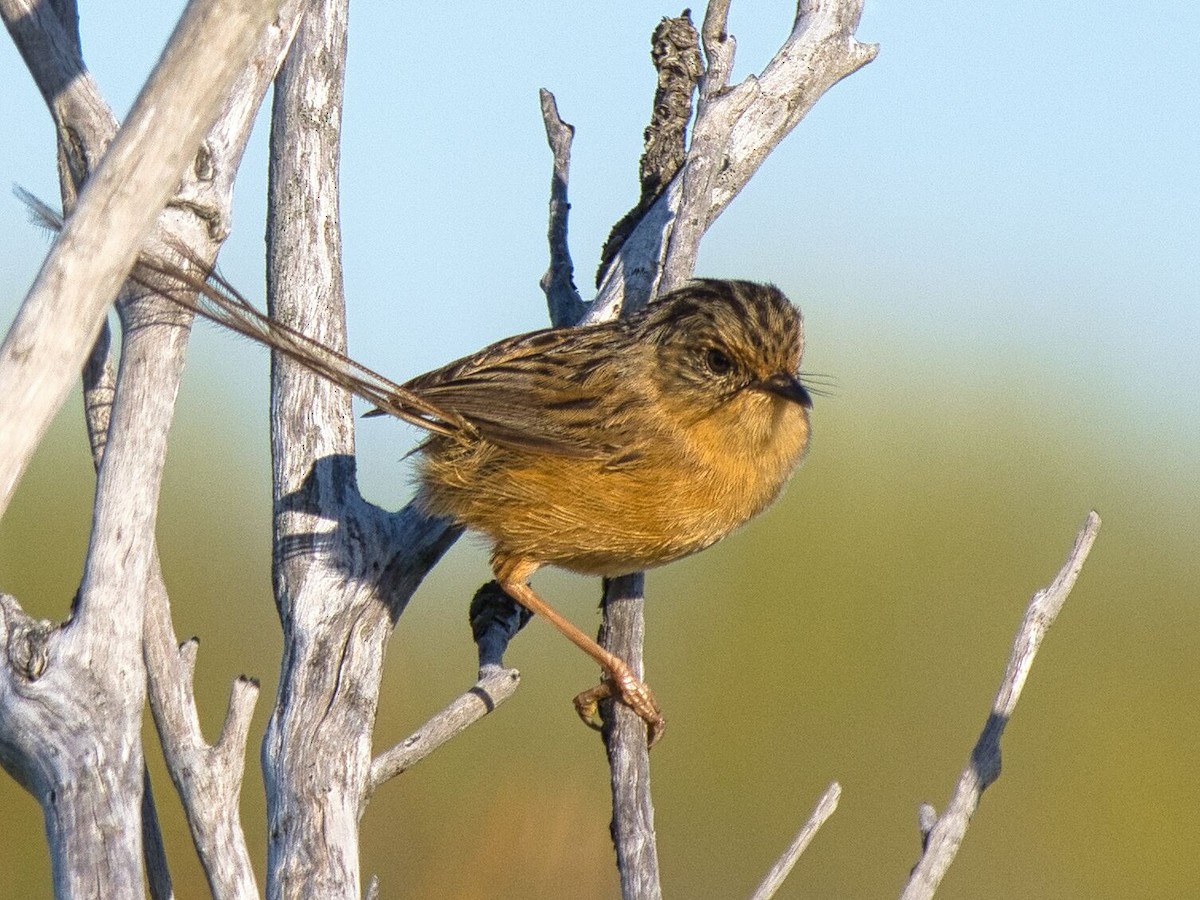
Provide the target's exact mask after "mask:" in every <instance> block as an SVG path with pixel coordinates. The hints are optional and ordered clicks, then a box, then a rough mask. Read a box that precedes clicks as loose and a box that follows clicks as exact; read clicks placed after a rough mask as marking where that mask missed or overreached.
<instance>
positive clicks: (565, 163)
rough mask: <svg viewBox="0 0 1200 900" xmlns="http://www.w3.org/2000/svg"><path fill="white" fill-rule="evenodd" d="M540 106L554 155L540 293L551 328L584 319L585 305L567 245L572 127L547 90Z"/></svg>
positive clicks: (543, 92) (541, 95)
mask: <svg viewBox="0 0 1200 900" xmlns="http://www.w3.org/2000/svg"><path fill="white" fill-rule="evenodd" d="M538 97H539V99H540V101H541V104H542V121H543V123H545V126H546V140H547V142H549V144H550V152H551V153H552V154H553V156H554V173H553V175H552V177H551V179H550V226H549V228H548V230H547V240H548V242H549V244H550V267H549V268H548V269H546V273H545V274H544V275H543V276H542V279H541V287H542V292H543V293H544V294H545V295H546V304H547V306H548V307H549V308H550V322H551V324H553V325H556V326H558V325H574V324H575V323H576V322H578V321H579V320H580V319H581V318H582V317H583V312H584V309H585V307H584V304H583V300H582V298H580V296H579V291H578V290H577V289H576V287H575V264H574V263H572V262H571V248H570V245H569V244H568V242H567V217H568V214H569V212H570V210H571V204H570V203H568V202H567V181H568V180H569V179H570V173H571V139H572V138H574V136H575V128H574V126H572V125H568V124H567V123H566V122H564V121H563V120H562V118H561V117H560V116H559V115H558V105H557V104H556V103H555V102H554V95H553V94H551V93H550V92H549V91H547V90H541V91H539V92H538Z"/></svg>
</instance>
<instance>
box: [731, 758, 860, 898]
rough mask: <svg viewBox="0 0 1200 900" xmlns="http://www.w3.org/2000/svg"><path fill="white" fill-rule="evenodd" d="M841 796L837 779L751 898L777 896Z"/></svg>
mask: <svg viewBox="0 0 1200 900" xmlns="http://www.w3.org/2000/svg"><path fill="white" fill-rule="evenodd" d="M841 796H842V786H841V785H840V784H838V783H837V782H836V781H835V782H834V783H833V784H831V785H830V786H829V787H827V788H826V789H825V793H824V794H822V795H821V799H820V800H818V801H817V805H816V806H815V807H814V808H813V811H812V815H811V816H809V817H808V821H807V822H805V823H804V825H803V827H801V829H800V831H798V832H797V833H796V837H795V838H793V840H792V843H791V844H790V845H789V846H788V848H787V850H785V851H784V853H783V856H781V857H779V860H778V861H777V862H776V863H775V865H774V866H772V867H771V871H770V872H768V873H767V877H766V878H764V879H763V880H762V884H760V885H759V886H758V890H756V891H755V892H754V895H753V896H752V897H751V898H750V900H771V898H772V897H774V896H775V892H776V891H778V890H779V888H780V887H781V886H782V885H783V882H784V880H785V879H786V878H787V877H788V875H789V874H790V873H791V871H792V867H793V866H794V865H796V861H797V860H798V859H799V858H800V854H801V853H803V852H804V851H805V850H806V849H808V845H809V844H810V843H812V839H813V838H814V837H816V834H817V831H818V829H820V827H821V826H822V825H824V824H825V820H826V819H828V818H829V817H830V816H832V815H833V813H834V810H836V809H837V805H838V798H840V797H841Z"/></svg>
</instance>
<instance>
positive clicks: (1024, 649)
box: [900, 510, 1100, 900]
mask: <svg viewBox="0 0 1200 900" xmlns="http://www.w3.org/2000/svg"><path fill="white" fill-rule="evenodd" d="M1099 531H1100V516H1099V515H1097V513H1096V512H1095V510H1093V511H1092V512H1090V513H1088V517H1087V521H1085V522H1084V524H1083V528H1082V529H1081V530H1080V532H1079V535H1078V536H1077V537H1076V538H1075V546H1074V547H1073V548H1072V549H1071V553H1070V555H1069V556H1068V557H1067V561H1066V562H1065V563H1063V567H1062V568H1061V569H1060V570H1059V572H1058V575H1057V576H1056V577H1055V579H1054V581H1053V582H1051V584H1050V585H1049V586H1048V587H1045V588H1042V589H1041V590H1039V591H1038V592H1037V593H1035V594H1034V595H1033V599H1032V600H1031V601H1030V603H1029V608H1028V609H1027V610H1026V611H1025V618H1024V619H1023V620H1022V621H1021V627H1020V629H1018V631H1017V637H1016V640H1015V641H1014V642H1013V649H1012V654H1011V655H1010V656H1009V659H1008V666H1007V667H1006V668H1005V670H1004V678H1003V680H1002V681H1001V682H1000V689H999V691H997V693H996V699H995V701H994V702H993V703H992V710H991V713H990V714H989V715H988V719H987V723H986V724H985V725H984V726H983V732H982V733H981V734H980V735H979V740H978V741H977V742H976V744H975V748H974V749H973V750H972V751H971V759H970V761H969V762H968V763H967V765H966V767H965V768H964V769H963V772H962V774H961V775H960V776H959V778H958V784H957V785H956V786H955V788H954V795H953V796H952V797H951V798H950V803H949V804H948V805H947V807H946V811H945V812H944V813H943V814H942V816H941V817H940V818H939V819H938V820H937V822H936V823H935V824H934V825H933V826H932V828H930V827H929V824H930V823H929V817H930V812H931V810H930V809H928V808H927V806H926V807H922V812H921V819H922V822H921V830H922V832H923V835H925V836H926V837H925V839H924V840H923V841H922V843H923V844H924V845H925V847H924V852H923V853H922V855H921V860H920V861H919V862H918V863H917V865H916V866H915V867H914V868H913V871H912V875H911V876H910V877H909V880H908V884H907V885H905V888H904V893H902V894H901V895H900V896H901V900H927V898H929V897H932V896H933V893H934V891H936V890H937V887H938V884H939V883H941V880H942V877H943V876H944V875H945V874H946V870H947V869H948V868H949V867H950V863H952V862H953V861H954V857H955V855H956V854H957V853H958V848H959V846H960V845H961V844H962V840H963V836H964V835H965V834H966V831H967V826H968V825H970V822H971V816H972V815H974V813H975V810H976V809H977V808H978V807H979V799H980V796H981V795H982V794H983V791H984V789H985V788H987V786H988V785H990V784H991V783H992V782H993V781H995V780H996V779H997V778H998V777H999V776H1000V737H1001V735H1002V734H1003V733H1004V726H1005V725H1007V724H1008V720H1009V719H1010V718H1011V717H1012V713H1013V710H1014V709H1015V708H1016V705H1017V700H1019V699H1020V697H1021V690H1022V688H1024V686H1025V679H1026V678H1027V677H1028V676H1029V669H1030V666H1032V665H1033V659H1034V657H1035V656H1036V655H1037V651H1038V647H1039V646H1041V643H1042V638H1044V637H1045V636H1046V632H1047V631H1048V630H1049V628H1050V626H1051V625H1053V624H1054V620H1055V618H1056V617H1057V616H1058V613H1059V611H1060V610H1061V609H1062V607H1063V604H1064V603H1066V602H1067V596H1068V595H1069V594H1070V593H1071V588H1072V587H1074V585H1075V579H1076V578H1077V577H1078V575H1079V570H1080V569H1082V568H1083V564H1084V562H1085V561H1086V560H1087V557H1088V553H1089V552H1090V551H1091V549H1092V544H1093V543H1095V540H1096V535H1097V534H1098V533H1099Z"/></svg>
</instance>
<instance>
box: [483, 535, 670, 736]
mask: <svg viewBox="0 0 1200 900" xmlns="http://www.w3.org/2000/svg"><path fill="white" fill-rule="evenodd" d="M537 567H538V564H537V563H536V562H532V561H530V560H528V559H521V558H517V559H513V558H510V557H493V559H492V571H493V572H494V574H495V576H496V580H497V581H498V582H499V583H500V587H501V588H503V589H504V592H505V593H506V594H508V595H509V596H510V597H512V598H513V599H514V600H516V601H517V602H518V603H520V604H521V605H522V606H524V607H525V608H526V609H527V610H529V611H530V612H531V613H533V614H534V615H537V616H542V617H543V618H544V619H546V620H547V621H548V622H549V623H550V624H551V625H553V626H554V627H555V628H557V629H558V630H559V631H560V632H562V634H563V635H564V636H565V637H566V639H567V640H569V641H570V642H571V643H572V644H574V645H575V646H576V647H578V648H579V649H580V650H582V651H583V652H584V653H586V654H587V655H588V656H590V657H591V658H592V659H594V660H595V661H596V663H597V664H598V665H599V666H600V668H601V669H603V670H604V674H605V680H604V681H602V682H601V683H600V684H599V685H598V686H597V687H594V688H591V689H590V690H586V691H584V692H583V693H581V694H580V695H579V696H577V697H576V698H575V711H576V712H578V713H579V717H580V718H581V719H583V721H584V722H585V723H587V724H588V725H589V726H591V727H592V728H599V727H600V726H599V724H598V722H597V720H596V708H597V704H598V703H599V701H600V700H603V699H605V698H607V697H618V698H619V699H620V700H621V702H622V703H624V704H625V705H626V706H628V707H629V708H630V709H632V710H633V711H634V712H636V713H637V714H638V715H639V716H640V717H641V718H642V720H643V721H644V722H645V723H646V729H647V740H648V741H649V743H650V746H654V744H655V743H657V742H658V739H659V738H660V737H662V732H663V728H664V727H665V726H666V720H665V719H664V718H663V715H662V712H661V711H660V710H659V708H658V702H657V701H656V700H655V699H654V693H653V692H652V691H651V690H650V685H648V684H646V683H645V682H644V681H641V680H639V679H638V678H637V676H636V675H634V674H633V670H632V669H630V668H629V666H628V664H627V663H626V662H625V661H624V660H623V659H621V658H620V657H619V656H616V655H614V654H612V653H609V652H608V651H607V650H605V649H604V648H603V647H601V646H600V645H599V644H597V643H596V642H595V641H594V640H592V639H591V638H590V637H588V636H587V635H586V634H584V632H583V631H581V630H580V629H579V628H577V627H576V626H575V625H573V624H572V623H571V622H569V621H568V620H567V619H565V618H564V617H563V616H562V615H560V614H559V612H558V611H557V610H556V609H554V607H552V606H550V604H548V603H547V602H546V601H545V600H543V599H542V598H541V597H539V596H538V595H537V594H536V593H535V592H534V590H533V588H531V587H530V586H529V584H528V583H527V579H528V578H529V576H530V575H532V574H533V572H534V570H535V569H537Z"/></svg>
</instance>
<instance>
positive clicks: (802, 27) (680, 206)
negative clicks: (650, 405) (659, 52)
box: [586, 0, 878, 321]
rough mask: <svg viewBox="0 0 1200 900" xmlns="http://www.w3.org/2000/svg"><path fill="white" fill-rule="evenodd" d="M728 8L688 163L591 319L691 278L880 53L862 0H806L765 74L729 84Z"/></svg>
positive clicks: (709, 19)
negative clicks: (830, 100)
mask: <svg viewBox="0 0 1200 900" xmlns="http://www.w3.org/2000/svg"><path fill="white" fill-rule="evenodd" d="M727 8H728V3H726V2H724V0H721V2H720V3H719V4H718V7H717V8H716V9H714V10H713V11H712V13H711V15H706V16H705V25H704V30H705V32H706V34H707V35H711V36H713V40H712V41H711V42H710V43H706V47H705V50H706V52H707V53H710V54H715V58H716V59H717V63H718V64H717V66H716V67H714V68H713V69H712V75H713V82H712V83H711V84H709V85H705V86H702V88H701V97H700V104H699V106H698V107H697V113H696V125H695V126H694V128H693V130H692V143H691V147H689V150H688V159H687V163H686V164H685V166H684V168H683V170H682V171H681V172H680V174H679V175H677V176H676V177H675V179H674V180H673V181H672V182H671V184H670V186H669V187H668V189H667V190H666V192H665V193H664V194H663V195H662V196H661V197H660V198H659V199H658V201H657V202H655V203H654V205H653V206H652V207H651V208H650V209H649V210H647V211H646V215H645V216H644V218H643V219H642V220H641V222H640V223H639V224H638V226H637V228H635V229H634V231H633V233H632V234H631V235H630V236H629V238H628V239H627V240H626V241H625V243H624V244H623V245H622V246H621V251H620V253H618V254H617V256H616V257H615V259H614V260H613V264H612V265H611V266H610V267H609V269H608V271H607V272H606V274H605V277H604V281H603V283H602V284H601V286H600V293H599V296H598V297H597V298H596V300H595V301H594V302H593V304H592V306H591V308H589V310H588V313H587V317H586V318H587V320H588V321H598V320H602V319H607V318H611V317H613V316H615V315H616V314H617V313H618V312H619V310H620V309H621V308H622V307H623V306H624V305H626V304H628V305H630V306H632V307H633V308H637V307H638V306H639V305H641V304H643V303H645V302H646V300H648V299H649V298H650V297H652V296H654V295H655V294H656V293H660V292H661V291H662V290H663V285H664V284H665V285H677V284H679V283H682V281H686V280H687V278H689V277H691V273H692V270H693V269H694V268H695V255H696V249H697V246H698V241H699V239H700V237H701V236H703V233H704V230H705V229H706V228H707V227H708V226H709V225H711V224H712V222H713V221H714V220H715V219H716V217H717V216H718V215H720V214H721V211H722V210H724V209H725V207H726V206H728V205H729V202H730V201H731V200H732V199H733V198H734V196H736V195H737V193H738V192H739V191H740V190H741V189H742V187H744V186H745V184H746V182H748V181H749V180H750V177H751V176H752V175H753V174H754V173H755V172H756V171H757V170H758V167H759V166H760V165H761V164H762V161H763V160H764V159H766V157H767V155H768V154H769V153H770V152H771V151H772V150H773V149H774V148H775V147H776V146H777V145H778V144H779V142H780V141H781V140H783V138H784V137H785V136H786V135H787V134H788V133H789V132H790V131H791V130H792V128H794V127H795V126H796V125H797V124H798V123H799V121H800V120H801V119H802V118H803V117H804V116H805V115H806V114H807V113H808V111H809V110H810V109H811V108H812V106H813V105H814V104H815V103H816V102H817V100H818V99H820V97H821V96H822V95H823V94H824V93H825V91H827V90H828V89H829V88H830V87H832V86H833V85H834V84H836V83H837V82H838V81H840V80H841V79H842V78H845V77H846V76H847V75H849V74H851V73H852V72H854V71H856V70H857V69H859V68H861V67H862V66H864V65H866V64H867V63H869V62H870V61H871V60H872V59H874V58H875V55H876V53H878V47H876V46H875V45H869V44H860V43H859V42H858V41H857V40H855V38H854V31H855V29H856V28H857V27H858V20H859V16H860V15H861V13H862V0H800V2H799V3H798V4H797V9H796V19H795V23H794V25H793V28H792V32H791V35H790V36H789V37H788V39H787V41H785V43H784V44H783V46H782V47H781V48H780V50H779V52H778V53H776V54H775V57H774V58H773V59H772V60H771V62H770V63H768V65H767V66H766V68H765V69H763V71H762V73H761V74H760V75H759V76H757V77H753V76H751V77H749V78H747V79H746V80H744V81H742V82H741V83H740V84H738V85H735V86H733V87H732V88H727V89H723V90H722V89H719V88H720V87H723V85H724V81H723V79H724V78H727V77H728V68H729V65H731V60H732V52H733V44H732V39H731V38H729V37H728V36H727V37H726V40H725V41H719V40H718V38H719V36H720V34H722V33H723V32H724V31H725V28H724V21H725V12H726V10H727ZM718 23H720V27H718ZM707 40H708V39H707V38H706V41H707ZM726 57H728V59H727V58H726ZM712 59H713V57H711V56H710V64H711V63H712ZM702 120H703V121H702ZM680 223H682V224H683V231H682V232H681V234H680V235H679V236H678V237H676V236H675V235H674V230H675V229H676V228H677V227H679V225H680Z"/></svg>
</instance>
